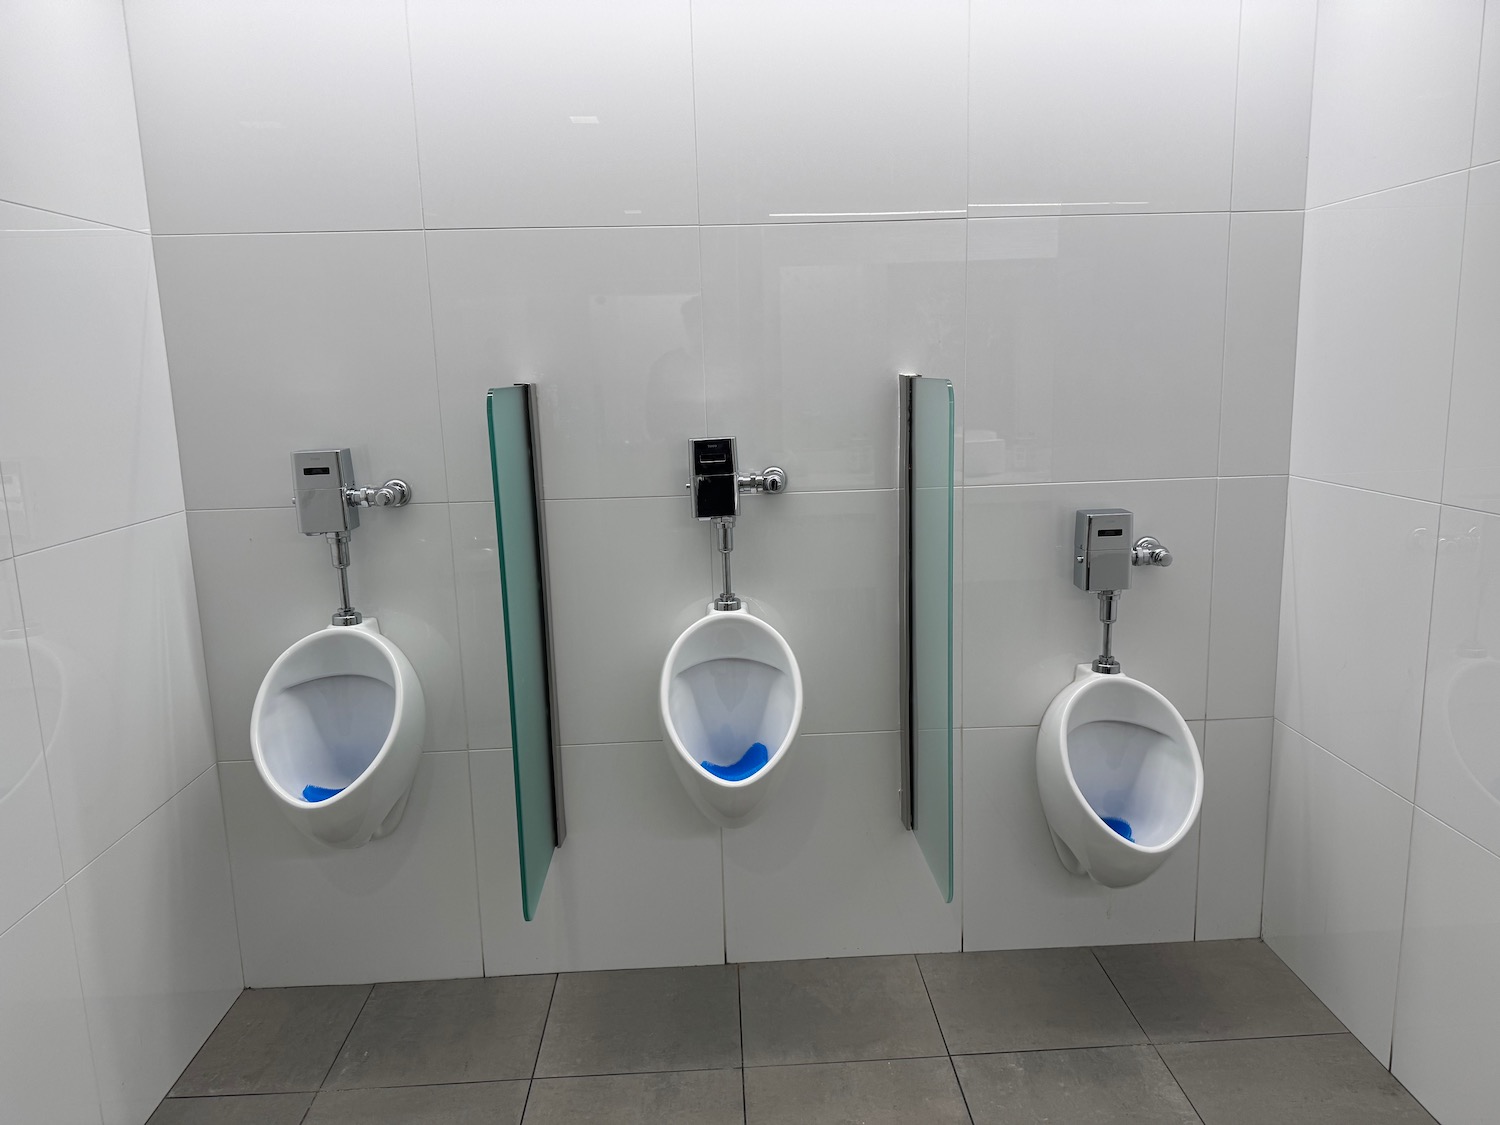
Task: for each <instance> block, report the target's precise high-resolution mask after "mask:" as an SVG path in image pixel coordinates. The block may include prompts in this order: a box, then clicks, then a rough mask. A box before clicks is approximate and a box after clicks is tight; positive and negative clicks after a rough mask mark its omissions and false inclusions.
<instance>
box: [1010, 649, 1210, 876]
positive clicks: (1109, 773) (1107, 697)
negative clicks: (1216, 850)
mask: <svg viewBox="0 0 1500 1125" xmlns="http://www.w3.org/2000/svg"><path fill="white" fill-rule="evenodd" d="M1036 772H1037V785H1038V787H1039V789H1040V791H1041V797H1042V808H1043V810H1044V811H1045V812H1046V815H1047V824H1048V827H1049V828H1050V829H1051V831H1052V843H1053V845H1054V846H1055V847H1056V849H1057V856H1058V858H1059V859H1060V860H1062V862H1063V866H1064V867H1066V868H1067V869H1068V870H1069V871H1071V872H1072V873H1073V874H1075V875H1087V876H1088V877H1089V878H1091V879H1093V880H1094V882H1096V883H1099V884H1100V885H1102V886H1106V887H1128V886H1132V885H1134V884H1136V883H1139V882H1140V881H1141V880H1143V879H1145V878H1146V877H1147V876H1148V875H1150V874H1151V873H1152V872H1153V871H1155V870H1156V869H1157V868H1158V867H1160V866H1161V865H1162V864H1163V863H1165V862H1166V861H1167V857H1168V856H1170V855H1171V854H1172V851H1173V849H1175V848H1176V847H1177V846H1178V845H1179V844H1180V843H1182V841H1183V839H1184V838H1186V836H1187V835H1188V833H1189V832H1191V831H1192V828H1193V825H1194V823H1195V822H1196V821H1197V819H1198V811H1199V809H1200V808H1201V807H1202V805H1203V761H1202V759H1201V758H1200V756H1199V753H1198V745H1197V743H1196V742H1195V741H1194V739H1193V735H1192V732H1191V731H1189V730H1188V727H1187V723H1186V722H1184V721H1183V718H1182V716H1181V715H1180V714H1179V713H1178V711H1177V709H1176V708H1175V707H1173V706H1172V705H1171V704H1170V703H1169V702H1167V699H1166V697H1165V696H1163V695H1162V694H1161V693H1160V692H1159V691H1156V690H1155V689H1154V688H1152V687H1149V686H1148V685H1146V684H1143V683H1141V682H1140V681H1139V680H1133V679H1131V678H1130V677H1129V676H1124V675H1118V674H1117V675H1102V674H1100V673H1097V672H1095V671H1094V670H1093V669H1092V668H1090V667H1089V666H1088V665H1087V664H1080V665H1079V666H1078V671H1077V675H1076V677H1075V679H1074V680H1073V682H1072V683H1071V684H1069V685H1068V686H1067V687H1066V688H1064V689H1063V691H1062V692H1060V693H1059V694H1058V696H1057V698H1056V699H1054V700H1053V701H1052V704H1051V706H1049V707H1048V708H1047V713H1046V715H1045V716H1044V717H1043V718H1042V726H1041V730H1040V731H1039V732H1038V735H1037V746H1036ZM1106 818H1108V819H1109V820H1110V821H1113V822H1115V824H1117V825H1120V826H1121V827H1126V828H1127V830H1128V831H1129V833H1130V837H1131V838H1126V836H1125V835H1123V834H1122V832H1121V831H1120V830H1119V829H1118V828H1116V827H1111V825H1110V824H1108V823H1106Z"/></svg>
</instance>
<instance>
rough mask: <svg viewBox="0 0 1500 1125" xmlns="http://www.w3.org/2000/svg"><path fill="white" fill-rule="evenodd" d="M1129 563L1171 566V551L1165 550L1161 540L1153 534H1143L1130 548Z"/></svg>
mask: <svg viewBox="0 0 1500 1125" xmlns="http://www.w3.org/2000/svg"><path fill="white" fill-rule="evenodd" d="M1130 565H1131V566H1171V565H1172V552H1171V551H1169V550H1167V548H1166V547H1165V546H1164V545H1163V544H1162V542H1161V540H1159V539H1157V538H1155V537H1154V536H1150V535H1143V536H1141V537H1140V538H1139V539H1137V540H1136V541H1135V545H1134V546H1133V547H1131V549H1130Z"/></svg>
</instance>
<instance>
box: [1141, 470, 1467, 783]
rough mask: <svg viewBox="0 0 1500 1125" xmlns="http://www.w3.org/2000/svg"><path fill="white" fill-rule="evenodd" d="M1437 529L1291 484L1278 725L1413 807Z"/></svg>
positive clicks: (1404, 511)
mask: <svg viewBox="0 0 1500 1125" xmlns="http://www.w3.org/2000/svg"><path fill="white" fill-rule="evenodd" d="M1437 527H1438V509H1437V506H1436V505H1433V504H1423V503H1419V502H1417V501H1415V500H1406V499H1403V498H1400V497H1395V496H1383V495H1381V494H1379V493H1375V492H1363V491H1361V490H1359V489H1352V488H1341V487H1339V486H1337V485H1329V484H1321V483H1319V482H1317V481H1307V480H1299V479H1297V478H1295V477H1294V478H1292V481H1291V488H1290V490H1289V494H1288V497H1287V540H1286V553H1285V563H1284V566H1283V570H1282V581H1281V590H1282V594H1281V635H1280V642H1279V645H1278V650H1277V651H1278V657H1277V664H1276V717H1277V718H1278V719H1280V720H1281V721H1282V722H1283V723H1286V724H1287V725H1288V726H1290V727H1291V728H1292V729H1293V730H1296V731H1298V732H1299V733H1301V734H1303V735H1305V736H1306V737H1307V738H1309V739H1311V740H1312V741H1314V742H1316V743H1317V744H1318V745H1319V746H1321V747H1323V748H1324V749H1326V750H1329V751H1330V752H1332V753H1334V754H1336V755H1338V756H1339V757H1341V758H1343V759H1344V760H1345V761H1346V762H1348V763H1349V764H1350V765H1352V766H1354V767H1355V768H1357V769H1359V770H1361V771H1363V772H1364V773H1366V774H1368V775H1369V776H1370V777H1373V778H1374V779H1375V780H1376V781H1378V782H1380V783H1381V784H1382V785H1385V786H1388V787H1389V788H1391V789H1393V790H1395V791H1396V792H1397V793H1399V794H1401V795H1402V796H1403V797H1405V798H1407V799H1408V800H1410V799H1411V797H1412V795H1413V790H1414V787H1415V783H1416V771H1417V740H1418V733H1419V727H1420V724H1421V719H1422V679H1423V670H1424V668H1425V666H1426V661H1427V626H1428V613H1429V608H1430V606H1431V600H1432V574H1433V566H1434V562H1435V555H1436V546H1437ZM1169 542H1170V541H1169ZM1371 597H1378V599H1379V604H1380V611H1379V613H1372V612H1371V610H1370V607H1371V601H1370V599H1371ZM1370 653H1379V659H1377V660H1365V659H1361V658H1360V654H1370Z"/></svg>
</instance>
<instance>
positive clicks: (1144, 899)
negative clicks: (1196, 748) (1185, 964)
mask: <svg viewBox="0 0 1500 1125" xmlns="http://www.w3.org/2000/svg"><path fill="white" fill-rule="evenodd" d="M1080 596H1082V595H1080ZM1190 729H1191V730H1193V732H1194V737H1195V738H1197V737H1201V734H1202V725H1201V724H1199V723H1193V724H1191V725H1190ZM960 792H961V794H962V798H961V799H962V800H963V804H964V810H963V825H964V843H963V856H964V863H963V870H962V880H963V891H962V894H963V903H964V948H965V949H1031V948H1035V947H1039V946H1067V945H1075V944H1076V943H1077V942H1078V941H1079V940H1080V939H1086V940H1088V941H1091V942H1098V943H1101V944H1113V943H1118V942H1138V941H1189V940H1191V939H1192V936H1193V910H1194V907H1193V903H1194V895H1195V892H1196V877H1197V872H1198V830H1197V829H1195V830H1194V831H1193V832H1192V834H1191V835H1189V836H1188V837H1187V838H1186V839H1185V840H1183V842H1182V843H1181V844H1180V845H1179V846H1178V848H1177V850H1176V851H1175V852H1174V853H1173V855H1172V857H1171V858H1170V859H1168V860H1167V861H1166V863H1164V864H1163V865H1162V866H1161V868H1160V869H1159V870H1158V871H1157V872H1156V873H1155V874H1154V875H1152V876H1151V878H1150V879H1148V880H1146V881H1145V882H1144V883H1141V884H1139V885H1137V886H1134V887H1128V888H1126V889H1124V890H1109V889H1107V888H1105V887H1101V886H1099V885H1098V884H1096V883H1093V882H1092V881H1090V880H1088V879H1084V878H1081V877H1080V876H1077V875H1070V874H1068V872H1067V871H1066V870H1065V869H1064V868H1063V866H1062V864H1061V863H1059V862H1058V859H1057V851H1056V849H1055V848H1053V846H1052V838H1051V836H1050V835H1049V834H1048V831H1047V819H1046V817H1045V815H1044V814H1043V813H1042V801H1041V797H1040V796H1039V795H1038V793H1037V783H1036V728H1035V727H1007V728H1003V729H988V730H976V729H969V730H965V731H964V784H963V788H962V790H961V791H960ZM1018 902H1024V903H1026V904H1027V909H1025V910H1017V909H1015V907H1014V904H1015V903H1018Z"/></svg>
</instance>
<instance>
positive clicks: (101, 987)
mask: <svg viewBox="0 0 1500 1125" xmlns="http://www.w3.org/2000/svg"><path fill="white" fill-rule="evenodd" d="M68 903H69V906H70V907H71V909H72V913H73V924H74V929H75V931H76V936H77V941H78V968H79V974H80V977H81V979H82V982H83V998H84V1004H85V1005H86V1007H87V1009H88V1018H89V1035H90V1039H91V1041H92V1042H93V1046H94V1063H95V1066H96V1067H97V1068H98V1072H99V1098H100V1102H101V1104H102V1106H103V1110H104V1122H105V1125H138V1123H139V1122H141V1121H144V1120H145V1119H146V1118H147V1117H149V1116H150V1115H151V1111H152V1110H153V1109H154V1108H155V1106H156V1103H157V1101H158V1100H159V1099H160V1098H161V1096H162V1093H163V1092H164V1091H165V1090H166V1089H167V1088H168V1087H170V1086H171V1085H172V1082H173V1081H174V1080H175V1079H176V1077H177V1075H178V1074H180V1073H181V1072H182V1068H183V1067H185V1066H187V1064H188V1063H189V1062H190V1061H191V1060H192V1057H193V1055H194V1054H195V1053H196V1052H197V1050H198V1048H199V1047H200V1046H202V1045H203V1041H204V1040H205V1039H207V1038H208V1035H209V1032H211V1031H213V1029H214V1026H215V1025H216V1024H217V1023H218V1022H219V1019H220V1017H222V1016H223V1015H224V1013H225V1012H226V1011H227V1010H228V1008H229V1005H230V1004H232V1003H234V1000H235V997H237V996H238V995H239V994H240V988H241V986H242V984H243V983H244V981H243V978H242V976H241V974H240V951H239V942H238V940H237V938H236V936H235V911H234V899H233V896H232V895H231V893H230V889H229V857H228V855H227V854H226V852H225V845H224V813H223V809H222V806H221V805H220V801H219V780H218V777H217V775H216V773H215V771H214V769H213V767H212V765H210V766H209V767H208V768H207V769H206V770H204V772H203V773H202V774H201V775H200V776H199V777H198V779H197V780H196V781H194V782H193V783H192V784H191V785H189V786H188V787H187V788H185V789H184V790H183V791H182V792H181V793H179V794H177V796H175V797H173V798H172V800H170V801H168V802H167V803H166V804H165V805H163V806H162V807H161V808H160V809H158V810H156V812H154V813H152V814H151V816H149V817H148V818H146V820H145V821H143V822H142V823H141V824H140V826H139V827H137V828H136V829H135V830H134V831H132V832H130V833H129V834H128V835H127V836H125V837H124V839H122V840H121V841H120V842H119V843H117V844H116V845H115V846H114V847H112V848H110V849H109V851H107V852H105V853H104V854H103V855H102V856H100V857H99V858H98V859H97V860H95V861H94V862H93V863H91V864H90V865H89V866H88V867H86V868H85V869H84V870H83V871H81V872H80V873H79V874H78V875H77V876H75V877H74V878H73V879H71V880H70V881H69V883H68Z"/></svg>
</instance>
